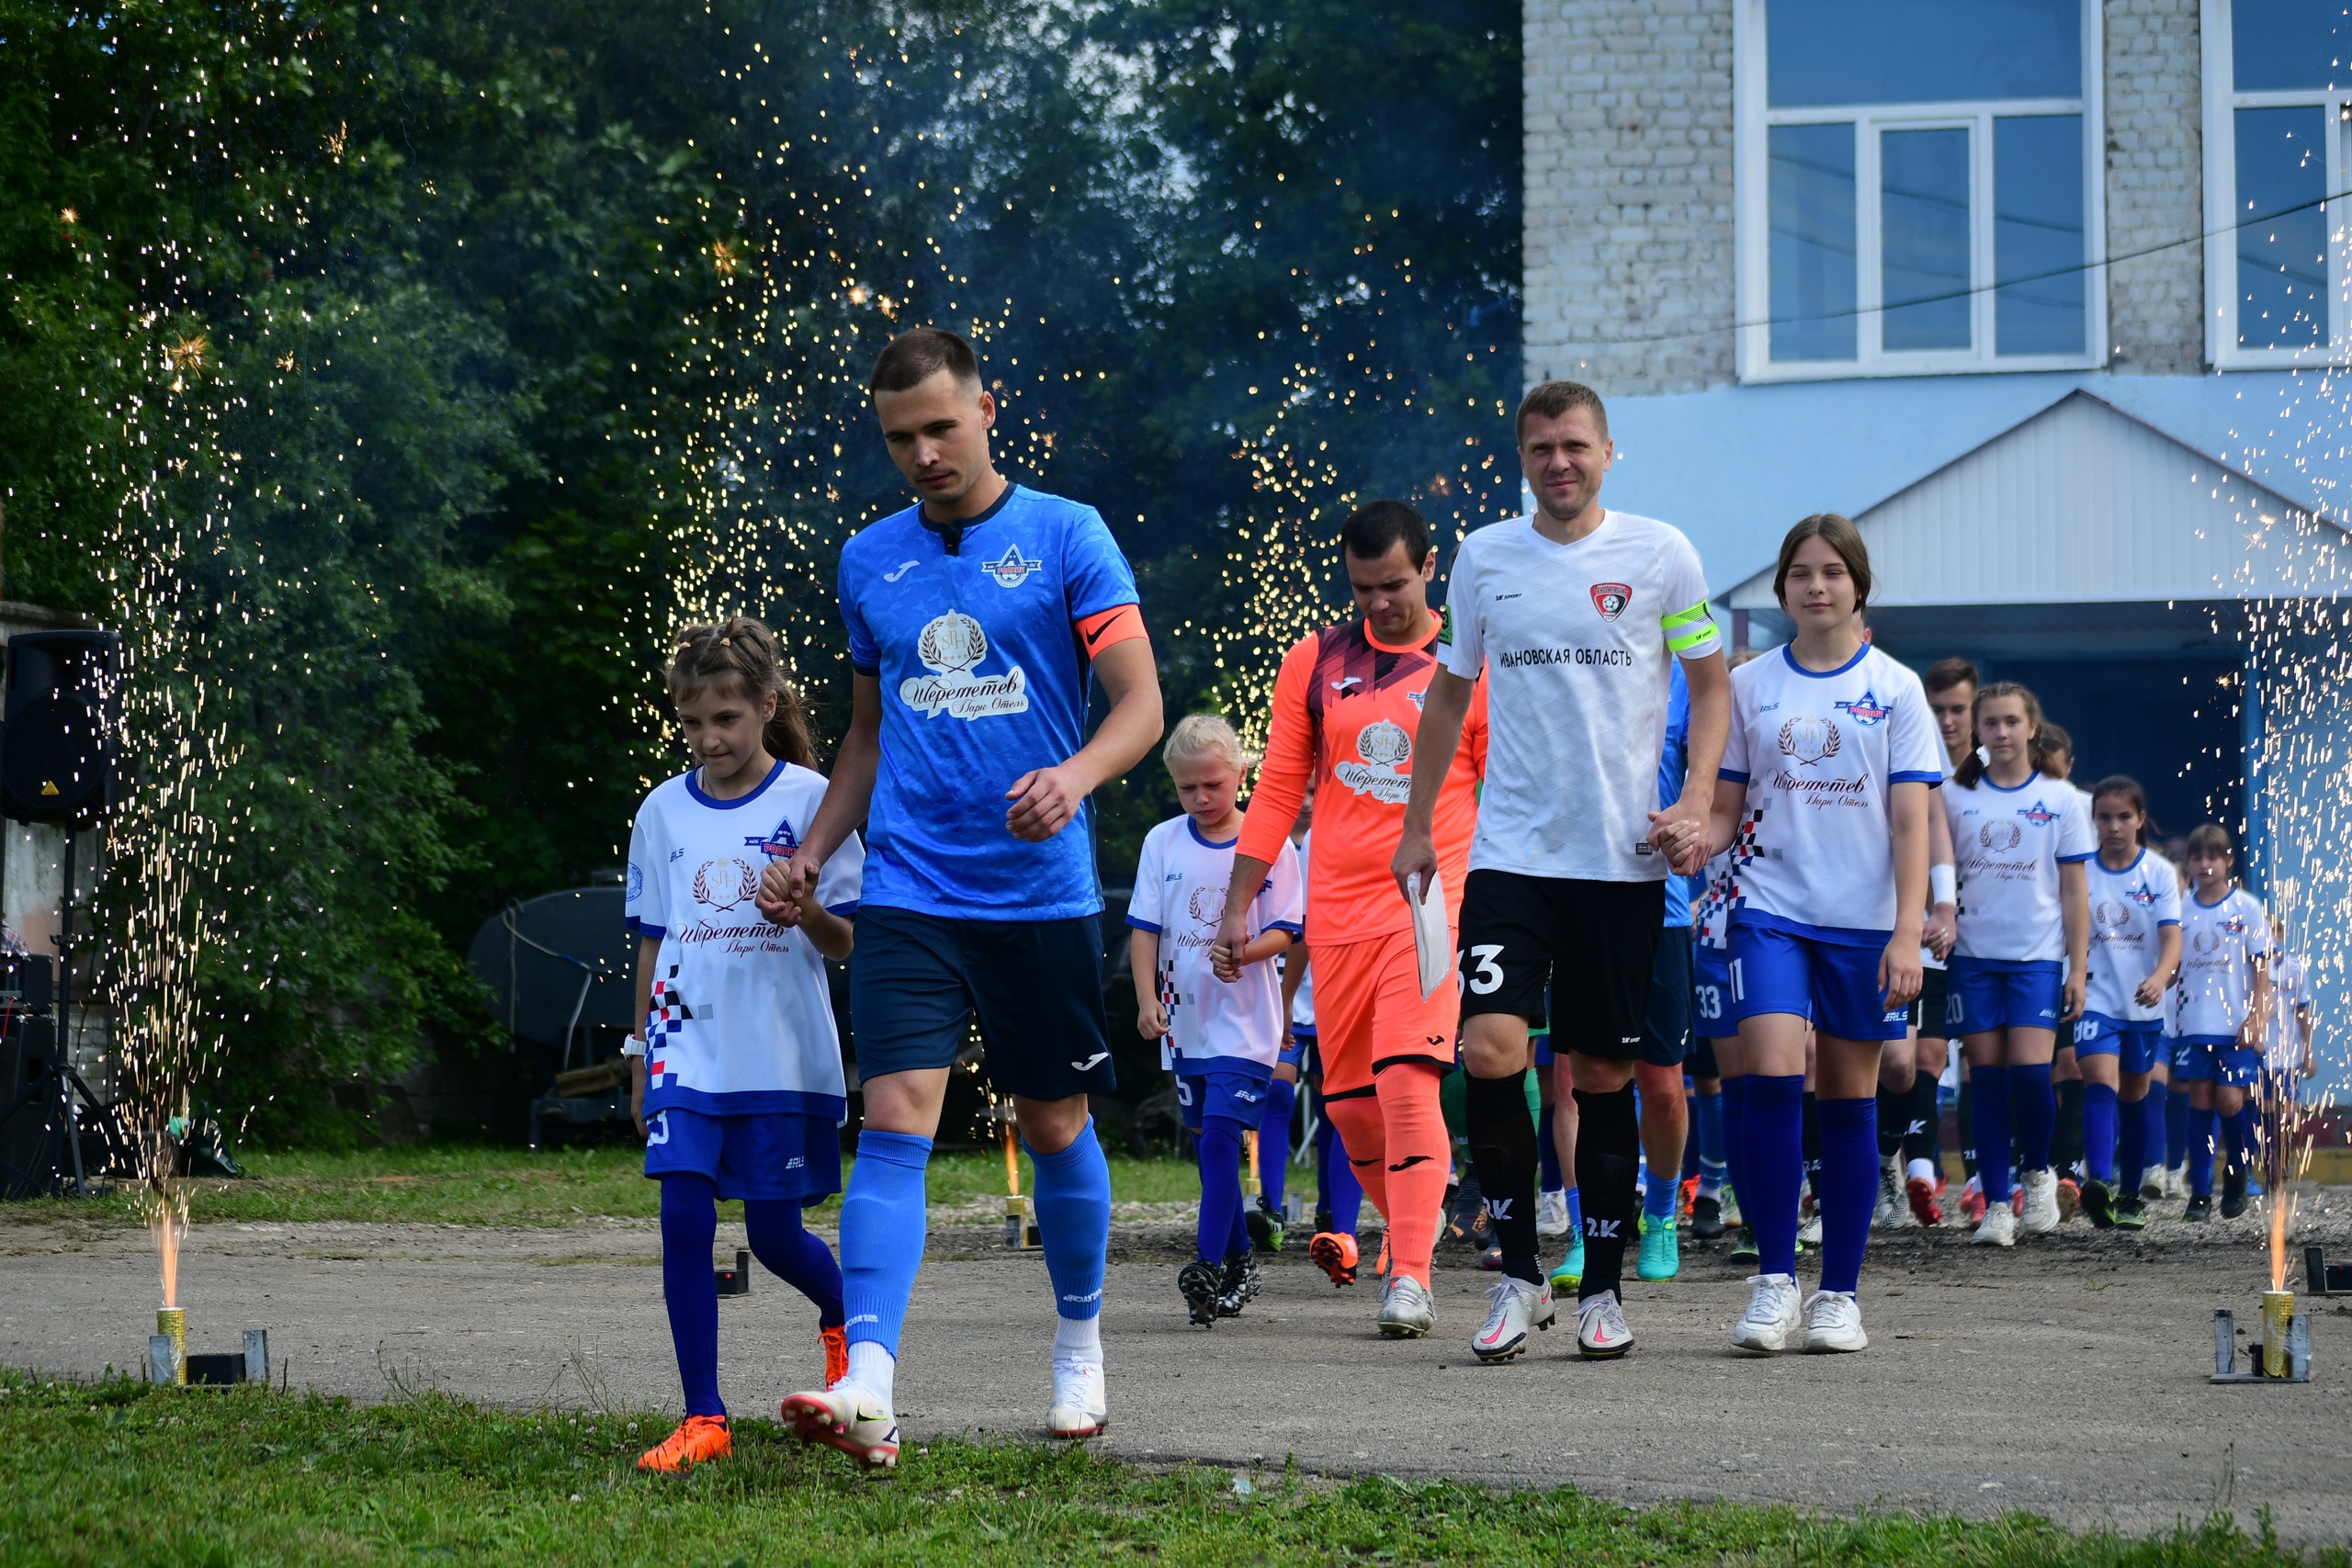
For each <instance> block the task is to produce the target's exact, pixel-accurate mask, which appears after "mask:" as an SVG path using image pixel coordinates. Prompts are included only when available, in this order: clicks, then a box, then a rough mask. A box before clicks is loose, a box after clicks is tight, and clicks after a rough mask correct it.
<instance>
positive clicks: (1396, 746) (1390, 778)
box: [1331, 718, 1413, 806]
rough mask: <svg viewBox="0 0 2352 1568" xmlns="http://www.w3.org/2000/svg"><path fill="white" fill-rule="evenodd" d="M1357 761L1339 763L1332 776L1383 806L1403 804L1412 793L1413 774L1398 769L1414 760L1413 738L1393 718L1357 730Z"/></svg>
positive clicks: (1332, 771)
mask: <svg viewBox="0 0 2352 1568" xmlns="http://www.w3.org/2000/svg"><path fill="white" fill-rule="evenodd" d="M1356 755H1357V756H1359V757H1361V758H1363V761H1360V762H1341V763H1340V764H1339V765H1338V766H1337V767H1335V768H1333V769H1332V770H1331V776H1332V777H1333V778H1335V779H1337V780H1339V781H1340V783H1341V784H1345V785H1347V786H1348V787H1349V788H1350V789H1351V790H1353V791H1355V792H1356V793H1357V794H1358V795H1370V796H1372V798H1373V799H1374V800H1377V801H1379V802H1380V803H1381V804H1382V805H1384V806H1402V805H1403V804H1404V803H1405V802H1406V801H1407V800H1408V798H1410V797H1411V795H1412V793H1413V775H1412V774H1411V773H1409V772H1406V773H1400V772H1398V771H1397V770H1399V769H1400V768H1403V767H1405V765H1406V764H1407V763H1408V762H1410V761H1412V759H1413V738H1412V737H1411V736H1409V735H1408V734H1406V733H1405V727H1404V726H1403V725H1401V724H1398V723H1397V722H1396V721H1395V720H1394V719H1386V718H1384V719H1380V720H1377V721H1375V722H1374V723H1372V724H1367V725H1365V726H1364V727H1363V728H1362V729H1359V730H1357V731H1356Z"/></svg>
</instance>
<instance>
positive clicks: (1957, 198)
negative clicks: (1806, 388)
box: [1878, 130, 1969, 354]
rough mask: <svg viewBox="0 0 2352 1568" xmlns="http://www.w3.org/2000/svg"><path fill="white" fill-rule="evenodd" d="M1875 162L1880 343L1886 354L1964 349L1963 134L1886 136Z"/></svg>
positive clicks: (1966, 306) (1965, 162)
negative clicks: (1881, 306) (1881, 308)
mask: <svg viewBox="0 0 2352 1568" xmlns="http://www.w3.org/2000/svg"><path fill="white" fill-rule="evenodd" d="M1878 158H1879V217H1880V233H1881V236H1882V238H1881V242H1880V244H1881V259H1882V263H1883V265H1882V268H1881V274H1880V276H1881V278H1882V283H1881V293H1882V296H1883V299H1884V301H1885V304H1886V311H1885V313H1884V315H1883V318H1882V321H1883V326H1882V329H1881V330H1882V332H1883V334H1884V335H1883V337H1882V338H1881V340H1880V341H1881V343H1882V344H1883V345H1884V347H1885V348H1886V350H1887V352H1888V353H1890V354H1894V353H1899V352H1902V351H1905V350H1916V349H1930V348H1966V347H1967V346H1968V344H1969V333H1968V310H1969V299H1968V132H1967V131H1966V130H1890V131H1886V132H1884V133H1883V134H1882V135H1881V136H1880V137H1879V141H1878Z"/></svg>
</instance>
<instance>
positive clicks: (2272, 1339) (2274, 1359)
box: [2262, 1291, 2295, 1378]
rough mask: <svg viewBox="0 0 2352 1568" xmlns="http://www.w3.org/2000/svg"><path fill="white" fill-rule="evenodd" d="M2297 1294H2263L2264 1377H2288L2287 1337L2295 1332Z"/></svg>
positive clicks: (2267, 1292) (2288, 1292) (2284, 1292)
mask: <svg viewBox="0 0 2352 1568" xmlns="http://www.w3.org/2000/svg"><path fill="white" fill-rule="evenodd" d="M2294 1324H2295V1292H2292V1291H2265V1292H2262V1375H2263V1376H2264V1377H2267V1378H2283V1377H2285V1376H2286V1375H2287V1372H2288V1367H2287V1337H2288V1335H2290V1333H2292V1332H2293V1331H2294Z"/></svg>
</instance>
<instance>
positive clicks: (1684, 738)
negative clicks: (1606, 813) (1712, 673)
mask: <svg viewBox="0 0 2352 1568" xmlns="http://www.w3.org/2000/svg"><path fill="white" fill-rule="evenodd" d="M1668 669H1670V670H1671V671H1673V684H1672V685H1671V686H1669V687H1668V691H1667V699H1666V747H1665V750H1662V751H1660V752H1659V753H1658V759H1657V803H1658V807H1659V808H1660V809H1661V810H1662V809H1664V808H1665V807H1669V806H1672V805H1673V804H1674V803H1675V802H1676V801H1678V800H1680V799H1681V798H1682V775H1683V773H1684V772H1685V771H1686V770H1687V768H1688V766H1689V763H1688V762H1687V761H1686V759H1687V758H1688V757H1689V755H1690V751H1691V682H1688V681H1686V680H1684V679H1683V677H1682V660H1679V659H1677V660H1672V661H1671V662H1670V663H1669V664H1668Z"/></svg>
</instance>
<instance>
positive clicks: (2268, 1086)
mask: <svg viewBox="0 0 2352 1568" xmlns="http://www.w3.org/2000/svg"><path fill="white" fill-rule="evenodd" d="M2286 944H2287V928H2286V926H2285V924H2284V923H2282V922H2281V921H2280V920H2279V919H2278V916H2277V915H2275V914H2274V915H2272V916H2271V917H2270V954H2271V956H2270V1021H2269V1025H2268V1029H2267V1033H2266V1035H2265V1041H2264V1043H2265V1055H2264V1057H2263V1064H2262V1072H2263V1093H2264V1094H2265V1095H2267V1096H2269V1097H2271V1098H2273V1099H2277V1100H2287V1101H2291V1100H2293V1099H2294V1098H2295V1086H2296V1084H2297V1083H2298V1082H2299V1081H2300V1080H2301V1079H2303V1078H2308V1077H2313V1076H2314V1075H2316V1074H2317V1072H2318V1071H2319V1064H2318V1063H2317V1062H2316V1061H2314V1060H2313V1059H2312V990H2311V980H2310V977H2309V976H2308V975H2307V973H2306V972H2305V970H2304V967H2303V961H2302V960H2301V958H2300V957H2298V956H2296V955H2295V954H2294V953H2290V952H2289V951H2288V950H2287V945H2286Z"/></svg>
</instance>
